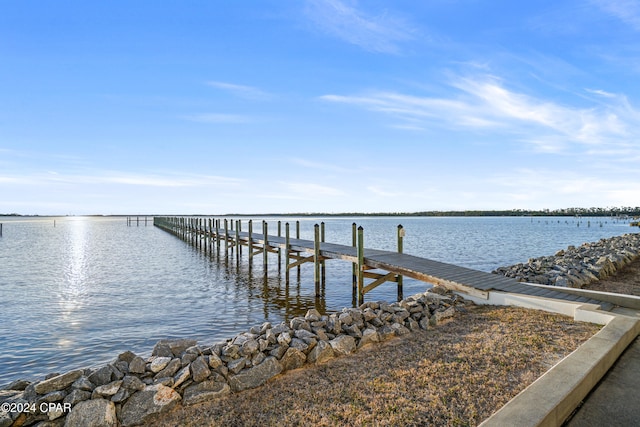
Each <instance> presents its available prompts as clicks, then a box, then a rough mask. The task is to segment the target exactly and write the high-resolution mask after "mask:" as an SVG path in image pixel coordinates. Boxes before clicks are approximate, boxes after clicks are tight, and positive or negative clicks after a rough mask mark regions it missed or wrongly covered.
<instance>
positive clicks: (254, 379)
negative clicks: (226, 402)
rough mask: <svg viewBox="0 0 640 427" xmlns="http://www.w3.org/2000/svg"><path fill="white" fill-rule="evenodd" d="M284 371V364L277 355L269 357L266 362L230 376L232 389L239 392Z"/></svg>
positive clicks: (258, 384) (262, 382)
mask: <svg viewBox="0 0 640 427" xmlns="http://www.w3.org/2000/svg"><path fill="white" fill-rule="evenodd" d="M280 372H282V365H281V364H280V362H279V361H278V359H276V358H275V357H267V358H266V359H265V360H264V362H262V363H261V364H259V365H258V366H254V367H253V368H250V369H246V370H244V371H242V372H240V373H239V374H237V375H234V376H232V377H230V378H229V385H230V386H231V390H233V391H234V392H238V391H241V390H246V389H249V388H255V387H258V386H260V385H262V384H264V383H265V382H267V380H269V379H270V378H273V377H275V376H276V375H278V374H279V373H280Z"/></svg>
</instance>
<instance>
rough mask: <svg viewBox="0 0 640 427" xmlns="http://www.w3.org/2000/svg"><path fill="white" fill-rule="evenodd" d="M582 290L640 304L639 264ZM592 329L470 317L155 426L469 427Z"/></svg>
mask: <svg viewBox="0 0 640 427" xmlns="http://www.w3.org/2000/svg"><path fill="white" fill-rule="evenodd" d="M588 289H592V290H599V291H606V292H618V293H625V294H630V295H640V259H638V260H636V261H635V262H634V263H632V264H630V265H628V266H627V267H626V268H624V269H623V270H621V271H620V272H619V273H618V274H617V275H616V276H614V277H610V278H607V279H606V280H601V281H599V282H596V283H594V284H592V285H590V286H588ZM599 329H600V327H599V326H597V325H592V324H588V323H580V322H574V321H573V320H572V319H570V318H567V317H564V316H560V315H555V314H549V313H544V312H540V311H534V310H527V309H521V308H514V307H493V306H485V307H473V308H472V309H470V310H469V311H468V312H466V313H458V314H457V315H456V316H455V317H454V318H452V319H449V320H448V321H446V322H445V323H442V324H440V325H438V326H437V327H435V328H433V329H431V330H428V331H420V332H417V333H413V334H411V335H409V336H407V337H403V338H396V339H393V340H391V341H387V342H385V343H383V344H377V345H372V346H368V347H366V348H364V349H362V350H360V351H359V352H358V353H355V354H354V355H351V356H349V357H341V358H338V359H334V360H332V361H329V362H328V363H326V364H323V365H320V366H313V367H306V368H302V369H298V370H295V371H290V372H286V373H284V374H283V375H279V376H277V377H276V378H273V379H272V380H271V381H269V382H268V383H267V384H266V385H265V386H263V387H260V388H257V389H253V390H246V391H243V392H241V393H237V394H233V395H229V396H227V397H224V398H221V399H217V400H214V401H211V402H205V403H202V404H198V405H193V406H189V407H181V406H179V407H177V408H176V409H174V410H173V411H172V412H171V413H169V414H164V415H163V416H162V417H160V418H156V419H154V420H153V421H152V422H151V423H150V425H157V426H283V425H284V426H309V425H312V426H337V425H356V426H365V425H372V426H397V425H403V426H418V425H432V426H474V425H477V424H479V423H480V422H482V421H483V420H484V419H486V418H487V417H489V416H490V415H491V414H492V413H493V412H495V411H496V410H498V409H499V408H501V407H502V406H503V405H504V404H505V403H507V402H508V401H509V400H510V399H511V398H513V397H514V396H515V395H516V394H518V393H519V392H520V391H521V390H523V389H524V388H525V387H527V386H528V385H529V384H531V383H532V382H533V381H535V380H536V379H537V378H538V377H539V376H540V375H542V374H543V373H544V372H545V371H547V370H548V369H549V368H550V367H551V366H553V365H554V364H556V363H557V362H558V361H560V360H561V359H562V358H563V357H565V356H566V355H568V354H569V353H571V352H572V351H573V350H575V349H576V348H577V347H578V346H579V345H580V344H581V343H583V342H584V341H586V340H587V339H589V338H590V337H591V336H592V335H593V334H594V333H596V332H597V331H598V330H599Z"/></svg>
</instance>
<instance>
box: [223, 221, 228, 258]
mask: <svg viewBox="0 0 640 427" xmlns="http://www.w3.org/2000/svg"><path fill="white" fill-rule="evenodd" d="M228 256H229V221H228V220H227V219H226V218H225V219H224V257H225V258H227V257H228Z"/></svg>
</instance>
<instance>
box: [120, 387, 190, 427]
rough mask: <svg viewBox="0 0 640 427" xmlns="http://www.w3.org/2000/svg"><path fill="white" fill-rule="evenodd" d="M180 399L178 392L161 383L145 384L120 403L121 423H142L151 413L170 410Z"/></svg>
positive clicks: (127, 424) (131, 424)
mask: <svg viewBox="0 0 640 427" xmlns="http://www.w3.org/2000/svg"><path fill="white" fill-rule="evenodd" d="M180 400H181V397H180V394H178V392H177V391H175V390H173V389H172V388H170V387H167V386H164V385H162V384H155V385H149V386H146V387H145V388H144V389H143V390H141V391H139V392H137V393H134V394H133V395H132V396H131V397H130V398H129V400H127V401H126V402H125V403H124V405H122V412H121V415H120V417H121V421H122V425H123V426H125V427H126V426H134V425H139V424H142V423H144V422H145V421H146V420H148V419H149V417H151V416H152V415H155V414H160V413H163V412H166V411H169V410H171V409H172V408H173V407H174V406H175V405H177V404H178V403H179V402H180Z"/></svg>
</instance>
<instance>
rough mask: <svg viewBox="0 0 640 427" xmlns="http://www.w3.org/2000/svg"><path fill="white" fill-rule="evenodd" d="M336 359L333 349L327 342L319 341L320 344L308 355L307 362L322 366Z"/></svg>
mask: <svg viewBox="0 0 640 427" xmlns="http://www.w3.org/2000/svg"><path fill="white" fill-rule="evenodd" d="M334 357H335V355H334V354H333V347H331V344H329V343H328V342H327V341H318V344H317V345H316V346H315V347H314V348H313V350H311V351H310V352H309V354H308V355H307V362H309V363H315V364H321V363H324V362H326V361H328V360H331V359H333V358H334Z"/></svg>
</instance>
